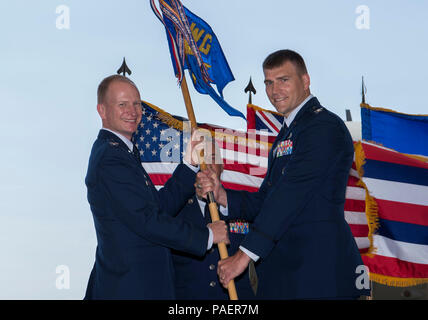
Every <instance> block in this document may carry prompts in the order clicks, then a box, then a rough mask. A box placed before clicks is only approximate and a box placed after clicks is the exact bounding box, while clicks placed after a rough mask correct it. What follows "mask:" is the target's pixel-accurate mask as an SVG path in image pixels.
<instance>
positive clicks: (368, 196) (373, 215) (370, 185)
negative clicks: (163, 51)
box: [134, 103, 428, 286]
mask: <svg viewBox="0 0 428 320" xmlns="http://www.w3.org/2000/svg"><path fill="white" fill-rule="evenodd" d="M143 109H144V113H145V114H144V115H143V118H142V121H141V124H140V128H139V130H138V131H137V132H136V134H135V136H134V141H135V143H136V145H137V147H138V149H139V150H140V155H141V160H142V163H143V166H144V168H145V169H146V171H147V172H148V174H149V175H150V177H151V179H152V181H153V183H154V184H155V185H156V187H157V188H161V187H162V186H163V185H164V183H165V182H166V181H167V180H168V179H169V177H171V174H172V173H173V171H174V170H175V168H176V167H177V165H178V163H180V162H181V161H182V152H183V148H185V144H186V143H187V141H188V139H189V137H188V136H186V134H183V131H182V123H183V121H185V120H186V119H184V118H180V117H177V116H172V115H170V114H168V113H167V112H165V111H163V110H162V109H160V108H158V107H156V106H153V105H151V104H149V103H143ZM247 119H248V128H247V132H243V131H236V130H232V129H227V128H224V127H220V126H215V125H209V124H200V125H199V127H201V128H205V129H208V130H210V131H211V132H212V133H213V134H215V138H216V141H217V143H218V145H219V147H220V151H221V153H222V158H223V161H224V173H223V175H222V177H221V178H222V181H223V185H224V186H225V187H226V188H230V189H235V190H247V191H250V192H255V191H257V190H258V188H259V186H260V185H261V183H262V181H263V178H264V176H265V174H266V170H267V158H268V151H269V149H270V147H271V145H272V142H273V141H274V139H275V136H276V135H277V132H279V130H280V128H281V126H282V119H281V118H280V117H279V116H278V114H276V113H274V112H272V111H268V110H264V109H261V108H259V107H256V106H253V105H248V108H247ZM252 119H253V120H252ZM266 123H268V124H266ZM262 124H265V125H262ZM354 146H355V149H356V156H355V161H354V163H353V165H352V168H351V170H350V173H349V178H348V184H347V190H346V201H345V208H344V209H345V210H344V216H345V220H346V221H347V222H348V224H349V226H350V228H351V231H352V234H353V235H354V238H355V241H356V243H357V245H358V248H359V250H360V253H361V254H362V257H363V261H364V263H365V265H366V266H367V267H368V268H369V271H370V278H371V280H374V281H376V282H380V283H384V284H388V285H393V286H407V285H413V284H418V283H424V282H428V196H427V195H428V163H425V162H423V161H421V160H417V159H414V158H411V157H408V156H406V155H403V154H400V153H398V152H395V151H393V150H390V149H386V148H383V147H379V146H377V145H374V144H370V143H367V142H355V143H354ZM174 155H175V156H174ZM376 229H377V230H376Z"/></svg>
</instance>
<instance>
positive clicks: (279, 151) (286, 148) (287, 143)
mask: <svg viewBox="0 0 428 320" xmlns="http://www.w3.org/2000/svg"><path fill="white" fill-rule="evenodd" d="M292 153H293V141H291V140H284V141H281V142H280V143H279V144H278V145H277V146H276V148H275V152H274V154H275V157H276V158H279V157H282V156H287V155H289V154H292Z"/></svg>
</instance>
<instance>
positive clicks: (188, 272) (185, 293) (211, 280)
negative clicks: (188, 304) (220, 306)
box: [172, 196, 255, 300]
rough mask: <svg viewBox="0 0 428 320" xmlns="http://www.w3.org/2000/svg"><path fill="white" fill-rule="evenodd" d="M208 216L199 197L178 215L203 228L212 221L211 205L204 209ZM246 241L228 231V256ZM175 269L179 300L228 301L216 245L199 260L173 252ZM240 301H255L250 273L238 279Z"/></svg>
mask: <svg viewBox="0 0 428 320" xmlns="http://www.w3.org/2000/svg"><path fill="white" fill-rule="evenodd" d="M205 208H206V210H205V217H204V216H202V212H201V207H200V206H199V203H198V200H197V199H196V196H193V197H192V198H190V199H189V200H188V202H187V204H186V205H185V207H184V208H183V209H182V210H181V211H180V213H179V214H178V216H179V217H181V218H183V219H184V220H186V221H188V222H190V223H192V224H194V225H197V226H200V227H201V228H202V227H204V226H206V225H207V224H208V223H210V222H211V218H210V215H209V210H207V209H208V205H206V206H205ZM219 213H220V219H221V220H227V219H228V217H227V216H223V215H222V214H221V211H220V212H219ZM243 239H244V234H242V233H234V232H229V240H230V245H229V246H228V247H227V249H228V252H229V255H233V254H234V253H235V252H236V251H237V250H238V248H239V244H240V243H241V241H242V240H243ZM172 254H173V255H172V257H173V262H174V268H175V289H176V297H177V299H181V300H227V299H229V294H228V291H227V290H226V289H224V288H223V286H222V285H221V283H220V282H219V281H218V276H217V263H218V261H219V260H220V254H219V252H218V249H217V247H216V246H214V247H213V248H212V249H210V250H209V251H207V253H206V255H204V256H202V257H198V256H195V255H192V254H188V253H184V252H179V251H177V250H172ZM235 285H236V291H237V294H238V298H239V299H240V300H242V299H254V298H255V296H254V294H253V291H252V290H251V285H250V281H249V278H248V272H247V271H246V272H244V273H243V274H242V275H240V276H239V277H238V278H236V279H235Z"/></svg>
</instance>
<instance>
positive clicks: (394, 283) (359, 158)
mask: <svg viewBox="0 0 428 320" xmlns="http://www.w3.org/2000/svg"><path fill="white" fill-rule="evenodd" d="M354 149H355V164H356V167H357V172H358V175H359V177H360V178H359V181H358V185H360V186H362V187H363V188H364V190H365V191H366V216H367V222H368V227H369V235H368V238H369V240H370V248H369V250H368V252H367V253H365V254H364V255H365V256H368V257H373V256H374V254H375V253H376V248H375V247H374V245H373V234H374V232H375V231H376V230H377V229H378V228H379V215H378V212H379V211H378V206H377V203H376V200H375V199H374V198H373V197H372V196H370V194H369V191H368V189H367V186H366V184H365V183H364V182H363V181H362V178H363V176H364V169H363V166H364V164H365V161H366V157H365V154H364V150H363V145H362V143H361V141H358V142H357V143H355V144H354ZM369 274H370V280H371V281H374V282H377V283H380V284H383V285H387V286H391V287H410V286H416V285H419V284H423V283H428V278H397V277H390V276H385V275H382V274H376V273H372V272H369Z"/></svg>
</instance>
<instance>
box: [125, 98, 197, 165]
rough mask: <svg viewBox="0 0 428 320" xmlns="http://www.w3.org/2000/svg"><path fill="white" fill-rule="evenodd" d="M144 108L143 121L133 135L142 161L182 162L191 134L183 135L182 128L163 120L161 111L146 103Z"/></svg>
mask: <svg viewBox="0 0 428 320" xmlns="http://www.w3.org/2000/svg"><path fill="white" fill-rule="evenodd" d="M142 110H143V115H142V117H141V122H140V124H139V127H138V130H137V131H136V132H135V133H134V135H133V142H134V144H135V145H136V147H137V148H138V151H139V153H140V159H141V162H173V163H181V162H182V158H183V151H184V150H185V149H184V148H185V146H186V145H187V142H188V141H189V140H190V134H189V133H184V135H183V133H182V132H181V131H180V130H176V129H174V128H172V127H170V126H168V125H167V124H165V123H164V122H162V121H161V120H160V119H159V117H158V114H159V112H158V111H156V110H154V109H152V108H150V107H149V106H148V105H146V104H145V103H142ZM179 120H182V119H179Z"/></svg>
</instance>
